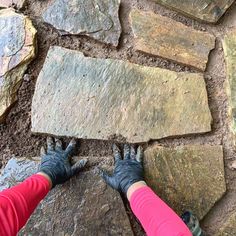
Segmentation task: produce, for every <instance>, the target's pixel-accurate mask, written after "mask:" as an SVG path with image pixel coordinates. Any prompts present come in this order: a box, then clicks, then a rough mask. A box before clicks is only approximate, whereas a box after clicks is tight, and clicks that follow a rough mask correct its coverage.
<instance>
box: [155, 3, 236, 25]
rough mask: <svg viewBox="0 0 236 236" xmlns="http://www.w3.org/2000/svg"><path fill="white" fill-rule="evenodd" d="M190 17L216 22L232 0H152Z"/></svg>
mask: <svg viewBox="0 0 236 236" xmlns="http://www.w3.org/2000/svg"><path fill="white" fill-rule="evenodd" d="M154 1H155V2H157V3H160V4H162V5H164V6H166V7H169V8H171V9H173V10H175V11H178V12H181V13H183V14H185V15H187V16H190V17H192V18H196V19H199V20H202V21H206V22H210V23H216V22H217V21H218V20H219V19H220V17H221V16H222V15H223V14H224V13H225V12H226V10H227V9H228V8H229V7H230V6H231V5H232V3H233V2H234V0H214V1H212V0H197V1H196V0H181V1H180V0H154Z"/></svg>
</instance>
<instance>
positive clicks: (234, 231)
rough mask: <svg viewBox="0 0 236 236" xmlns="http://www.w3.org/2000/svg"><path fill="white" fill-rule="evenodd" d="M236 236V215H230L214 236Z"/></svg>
mask: <svg viewBox="0 0 236 236" xmlns="http://www.w3.org/2000/svg"><path fill="white" fill-rule="evenodd" d="M235 235H236V213H235V212H233V213H231V214H230V215H229V216H228V218H227V219H226V220H225V223H224V224H223V225H222V226H221V227H220V229H219V231H218V233H217V234H216V236H235Z"/></svg>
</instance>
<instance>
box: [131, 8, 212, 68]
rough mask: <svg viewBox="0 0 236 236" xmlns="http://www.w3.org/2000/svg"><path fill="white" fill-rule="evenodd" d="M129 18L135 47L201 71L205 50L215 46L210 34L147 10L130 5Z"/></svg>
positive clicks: (203, 66)
mask: <svg viewBox="0 0 236 236" xmlns="http://www.w3.org/2000/svg"><path fill="white" fill-rule="evenodd" d="M131 21H132V28H133V32H134V37H135V49H136V50H138V51H141V52H145V53H148V54H151V55H155V56H160V57H162V58H166V59H169V60H172V61H176V62H179V63H182V64H185V65H190V66H192V67H195V68H197V69H199V70H201V71H204V70H205V69H206V64H207V61H208V55H209V52H210V51H211V50H212V49H213V48H214V47H215V37H214V36H213V35H211V34H209V33H206V32H201V31H197V30H194V29H193V28H191V27H187V26H185V25H183V24H182V23H179V22H176V21H174V20H172V19H170V18H167V17H163V16H160V15H157V14H154V13H153V12H151V11H148V12H147V11H140V10H138V9H134V10H132V11H131Z"/></svg>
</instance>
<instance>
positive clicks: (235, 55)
mask: <svg viewBox="0 0 236 236" xmlns="http://www.w3.org/2000/svg"><path fill="white" fill-rule="evenodd" d="M223 48H224V53H225V62H226V70H227V83H226V88H227V93H228V96H229V100H230V111H229V113H230V116H231V117H232V129H233V132H234V133H235V134H236V63H235V62H236V29H233V30H231V31H230V32H228V33H227V35H226V36H225V38H224V39H223Z"/></svg>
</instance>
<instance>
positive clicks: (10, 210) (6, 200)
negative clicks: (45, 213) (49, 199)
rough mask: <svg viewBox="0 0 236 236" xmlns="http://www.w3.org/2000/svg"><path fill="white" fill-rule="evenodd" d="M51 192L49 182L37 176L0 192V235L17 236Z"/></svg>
mask: <svg viewBox="0 0 236 236" xmlns="http://www.w3.org/2000/svg"><path fill="white" fill-rule="evenodd" d="M49 190H50V186H49V182H48V180H47V179H46V178H45V177H43V176H41V175H37V174H36V175H32V176H31V177H29V178H28V179H26V180H25V181H24V182H23V183H21V184H19V185H17V186H15V187H12V188H9V189H6V190H4V191H2V192H0V235H4V236H12V235H16V234H17V233H18V231H19V230H20V229H21V228H22V227H23V226H24V225H25V224H26V222H27V220H28V219H29V217H30V215H31V214H32V213H33V211H34V210H35V208H36V207H37V205H38V204H39V202H40V201H41V200H42V199H43V198H44V197H45V196H46V195H47V193H48V192H49Z"/></svg>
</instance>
